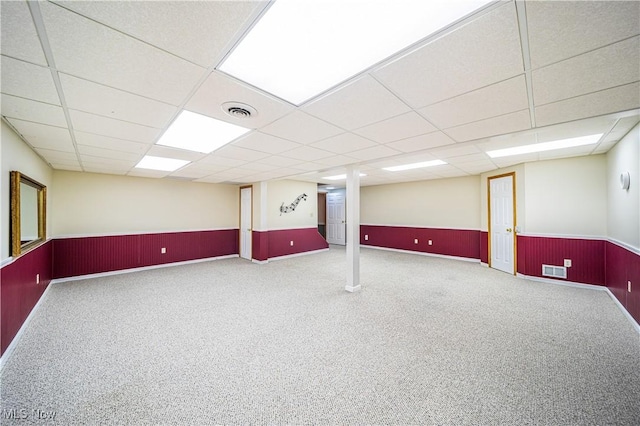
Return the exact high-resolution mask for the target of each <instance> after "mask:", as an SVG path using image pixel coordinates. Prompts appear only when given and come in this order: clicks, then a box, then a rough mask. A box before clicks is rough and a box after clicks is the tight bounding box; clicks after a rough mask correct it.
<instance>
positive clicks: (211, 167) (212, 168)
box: [180, 160, 231, 176]
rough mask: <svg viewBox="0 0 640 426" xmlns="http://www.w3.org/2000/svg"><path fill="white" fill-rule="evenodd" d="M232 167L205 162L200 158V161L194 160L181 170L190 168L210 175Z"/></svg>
mask: <svg viewBox="0 0 640 426" xmlns="http://www.w3.org/2000/svg"><path fill="white" fill-rule="evenodd" d="M230 168H231V167H230V166H220V165H216V164H210V163H205V162H203V160H198V161H194V162H193V163H191V164H188V165H186V166H185V167H183V168H182V169H180V170H189V171H192V172H193V173H204V175H203V176H208V175H211V174H213V173H218V172H221V171H223V170H228V169H230Z"/></svg>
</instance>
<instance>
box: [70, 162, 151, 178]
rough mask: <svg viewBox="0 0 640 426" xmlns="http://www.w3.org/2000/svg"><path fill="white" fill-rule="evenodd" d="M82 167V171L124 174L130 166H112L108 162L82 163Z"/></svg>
mask: <svg viewBox="0 0 640 426" xmlns="http://www.w3.org/2000/svg"><path fill="white" fill-rule="evenodd" d="M83 169H84V172H86V173H100V174H108V175H121V176H124V175H126V174H127V173H129V170H130V169H131V168H130V167H129V168H125V167H116V166H113V165H111V164H108V165H105V164H89V165H84V164H83ZM146 177H151V176H146ZM158 177H160V176H158Z"/></svg>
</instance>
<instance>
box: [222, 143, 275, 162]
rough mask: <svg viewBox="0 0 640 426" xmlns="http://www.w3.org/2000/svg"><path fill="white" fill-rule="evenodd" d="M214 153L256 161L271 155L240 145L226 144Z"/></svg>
mask: <svg viewBox="0 0 640 426" xmlns="http://www.w3.org/2000/svg"><path fill="white" fill-rule="evenodd" d="M214 155H216V156H220V157H226V158H234V159H237V160H243V161H256V160H260V159H261V158H266V157H268V156H269V154H267V153H266V152H260V151H254V150H252V149H247V148H241V147H239V146H233V145H226V146H223V147H222V148H220V149H218V150H216V151H215V152H214Z"/></svg>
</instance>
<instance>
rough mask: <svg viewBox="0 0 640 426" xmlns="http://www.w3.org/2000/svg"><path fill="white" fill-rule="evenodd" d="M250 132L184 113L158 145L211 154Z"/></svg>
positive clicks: (225, 123)
mask: <svg viewBox="0 0 640 426" xmlns="http://www.w3.org/2000/svg"><path fill="white" fill-rule="evenodd" d="M249 130H251V129H247V128H245V127H241V126H236V125H235V124H231V123H227V122H225V121H220V120H216V119H215V118H211V117H207V116H206V115H201V114H196V113H195V112H191V111H182V112H181V113H180V115H179V116H178V118H176V119H175V120H174V122H173V123H171V125H170V126H169V128H168V129H167V131H166V132H164V134H163V135H162V137H161V138H160V140H159V141H158V142H157V144H158V145H164V146H171V147H174V148H181V149H186V150H189V151H196V152H202V153H205V154H209V153H210V152H213V151H215V150H216V149H218V148H220V147H221V146H223V145H226V144H228V143H229V142H231V141H233V140H234V139H236V138H238V137H240V136H242V135H244V134H245V133H247V132H248V131H249Z"/></svg>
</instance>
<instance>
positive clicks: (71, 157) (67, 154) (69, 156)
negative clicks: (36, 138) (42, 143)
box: [36, 148, 78, 164]
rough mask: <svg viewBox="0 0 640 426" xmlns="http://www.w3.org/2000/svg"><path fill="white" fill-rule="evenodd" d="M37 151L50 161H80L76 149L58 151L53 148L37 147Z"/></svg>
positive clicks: (73, 162) (75, 162) (64, 162)
mask: <svg viewBox="0 0 640 426" xmlns="http://www.w3.org/2000/svg"><path fill="white" fill-rule="evenodd" d="M36 152H37V153H38V154H40V155H42V157H44V158H45V159H46V160H47V161H49V162H56V163H62V164H66V163H68V162H70V163H71V164H77V163H78V156H77V155H76V153H75V151H73V152H71V151H56V150H53V149H42V148H36Z"/></svg>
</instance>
